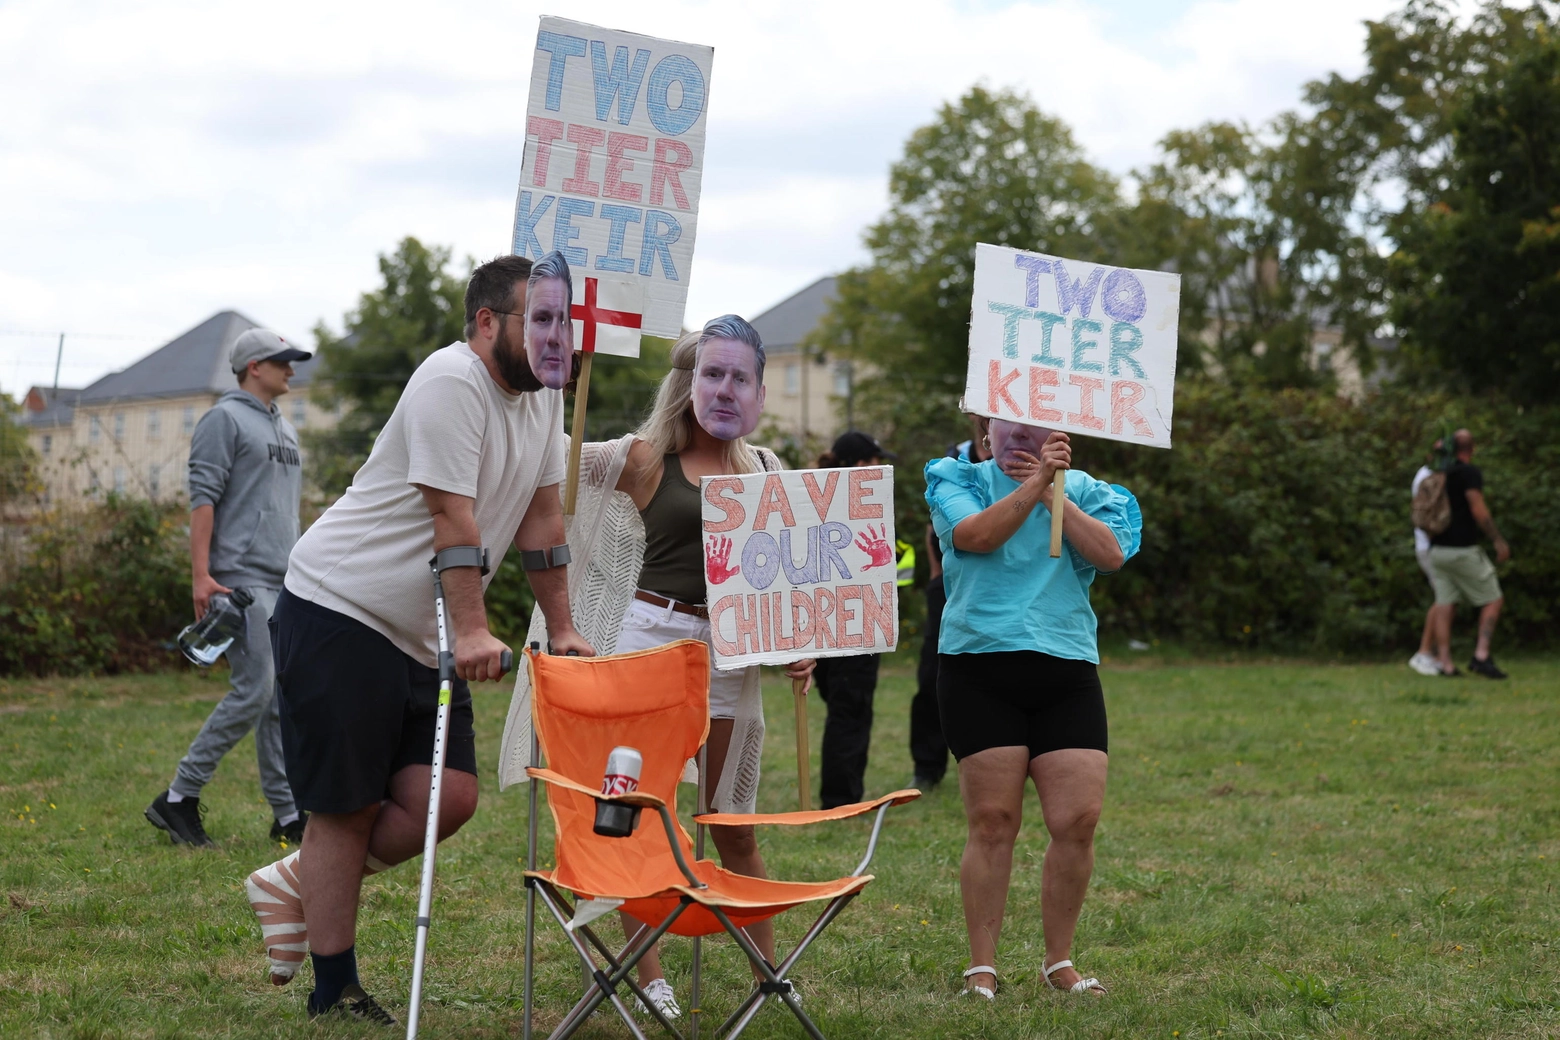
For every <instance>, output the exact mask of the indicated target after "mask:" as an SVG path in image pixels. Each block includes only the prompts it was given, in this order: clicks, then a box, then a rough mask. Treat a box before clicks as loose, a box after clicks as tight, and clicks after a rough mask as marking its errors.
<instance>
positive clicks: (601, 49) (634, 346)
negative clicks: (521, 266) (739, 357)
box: [513, 17, 715, 356]
mask: <svg viewBox="0 0 1560 1040" xmlns="http://www.w3.org/2000/svg"><path fill="white" fill-rule="evenodd" d="M714 54H715V52H714V49H713V48H710V47H700V46H697V45H694V44H687V43H677V42H674V41H671V40H660V39H656V38H654V37H651V36H640V35H638V34H636V33H630V32H621V31H618V30H614V29H602V28H599V27H597V26H593V25H585V24H584V23H581V22H573V21H569V20H567V19H564V18H551V17H547V18H543V19H542V21H541V30H540V31H539V32H538V33H537V36H536V56H535V63H534V65H533V67H532V71H531V98H530V104H529V106H528V108H527V112H526V130H525V157H524V159H523V161H522V165H521V169H520V189H519V194H518V196H517V197H516V200H515V221H514V241H513V251H514V253H515V254H516V255H518V256H526V257H530V258H531V259H533V260H535V259H538V258H539V257H541V256H542V254H544V253H547V252H550V251H551V250H554V249H557V250H559V251H560V252H562V253H563V255H564V257H565V258H566V259H567V260H568V261H569V266H570V268H572V269H573V274H574V282H575V295H576V300H575V304H576V306H575V319H576V320H575V345H576V347H579V348H582V349H584V350H586V351H587V352H591V351H593V350H594V351H600V352H602V353H612V354H630V355H631V356H637V355H638V352H639V333H641V332H643V333H644V334H646V335H651V336H663V337H667V338H675V337H676V336H678V335H679V334H680V333H681V332H682V325H683V309H684V306H685V305H686V303H687V299H688V278H689V275H690V274H691V269H692V265H693V243H694V236H695V232H696V231H697V229H698V212H699V190H700V187H701V180H702V178H703V169H704V133H705V126H706V123H707V118H706V114H707V112H708V108H709V86H710V70H711V66H712V64H713V61H714ZM587 293H589V296H587ZM632 319H637V324H636V323H635V321H634V320H632ZM586 341H589V345H587V342H586Z"/></svg>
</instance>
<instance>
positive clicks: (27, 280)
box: [0, 0, 1399, 396]
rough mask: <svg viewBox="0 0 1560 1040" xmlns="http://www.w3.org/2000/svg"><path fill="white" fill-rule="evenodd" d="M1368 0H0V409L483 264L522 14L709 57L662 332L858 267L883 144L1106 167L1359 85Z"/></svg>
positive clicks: (515, 98)
mask: <svg viewBox="0 0 1560 1040" xmlns="http://www.w3.org/2000/svg"><path fill="white" fill-rule="evenodd" d="M1397 6H1399V5H1398V4H1397V3H1389V2H1386V0H1308V2H1307V3H1305V4H1304V5H1299V4H1293V3H1283V4H1281V3H1275V2H1273V0H1120V2H1113V3H1107V2H1094V3H1087V2H1081V0H1050V2H1033V3H1030V2H1020V0H1013V2H995V0H893V2H891V3H890V2H883V0H878V2H870V3H865V2H851V0H844V2H841V0H785V2H783V3H779V2H777V3H769V4H756V3H731V2H729V0H727V2H719V0H710V2H693V0H690V2H680V0H666V2H663V3H660V4H657V5H649V4H643V3H632V2H626V0H599V2H593V0H581V2H577V3H575V4H573V5H570V6H568V7H564V6H562V5H558V4H551V5H547V6H545V7H544V6H539V5H535V4H532V3H527V2H510V3H494V2H477V0H443V2H441V3H439V4H437V5H435V4H429V3H426V2H419V3H408V2H404V0H374V2H372V3H370V2H364V0H331V2H328V3H320V2H318V0H309V2H296V0H275V2H272V3H268V4H254V3H244V4H239V3H228V2H219V0H202V2H195V3H184V2H174V0H104V2H84V0H78V2H61V0H0V110H3V111H4V112H5V118H4V119H3V120H0V392H6V393H10V394H12V395H13V396H19V395H20V393H22V392H24V391H25V390H26V388H27V387H28V386H29V385H32V384H41V385H49V384H50V383H51V382H52V380H53V377H54V366H55V350H56V346H57V343H58V336H59V333H60V332H61V331H64V332H65V333H66V338H65V347H64V352H63V363H62V365H61V372H60V382H61V385H62V386H84V385H86V384H87V383H89V382H91V381H92V380H94V379H96V378H98V377H100V376H102V375H104V374H106V373H107V372H110V371H114V370H116V369H120V368H123V367H125V366H126V365H128V364H130V363H131V362H133V361H135V360H136V359H138V358H140V357H143V356H144V355H146V354H147V353H149V352H150V351H151V350H153V349H155V348H156V347H158V346H160V345H161V344H163V343H165V342H167V341H168V340H170V339H172V338H173V337H175V336H177V335H179V334H180V333H181V332H183V331H185V330H186V329H188V328H190V327H192V326H194V325H196V324H198V323H199V322H201V321H203V320H205V319H206V318H207V317H209V316H211V315H212V314H213V313H215V312H217V311H220V310H224V309H235V310H238V311H240V312H242V313H244V314H246V315H248V316H249V317H250V318H252V319H254V320H256V321H258V322H260V323H262V324H264V325H268V326H270V327H272V328H274V329H276V330H277V331H278V332H280V333H282V334H283V335H284V336H287V337H290V338H297V339H300V340H303V341H305V342H312V335H311V332H312V329H313V328H314V326H315V325H316V324H317V323H318V322H320V321H324V322H326V323H327V324H328V325H329V326H330V327H331V328H333V329H337V330H339V329H340V328H341V324H342V317H343V314H344V312H346V311H348V310H350V309H351V308H352V306H353V305H354V304H355V302H356V301H357V299H358V296H359V294H361V293H362V292H364V291H367V290H370V289H372V288H374V287H375V286H376V285H377V284H378V280H379V279H378V269H377V267H376V258H377V256H378V255H379V254H381V253H385V252H389V251H391V250H393V249H394V248H395V246H396V244H397V243H398V242H399V241H400V240H401V239H402V238H403V237H404V236H406V235H415V236H417V237H418V238H420V239H422V240H423V241H424V242H426V243H431V244H439V245H445V246H449V247H451V248H452V249H453V250H454V253H455V256H456V257H457V259H458V260H461V261H463V260H464V258H466V257H468V256H471V257H476V258H478V259H479V260H480V259H486V258H489V257H492V256H494V255H496V254H498V253H500V252H503V251H505V250H506V249H507V248H508V243H509V235H510V229H511V225H512V220H513V211H514V200H515V191H516V186H517V183H518V178H519V172H520V159H521V152H522V145H523V140H524V126H525V110H526V100H527V98H526V94H527V91H528V89H529V83H530V72H531V62H532V55H533V54H534V53H535V51H534V45H535V39H536V30H537V18H538V16H539V15H541V14H543V13H547V14H559V15H564V16H567V17H570V18H574V19H576V20H579V21H585V22H591V23H594V24H598V25H603V26H608V27H611V28H618V29H627V30H632V31H635V32H641V33H645V34H647V35H653V36H661V37H667V38H671V39H678V40H685V41H689V42H694V43H702V44H709V45H712V46H714V48H715V59H714V71H713V75H712V77H711V82H710V94H709V117H708V118H709V123H708V144H707V150H706V154H705V172H704V187H703V199H702V202H701V204H700V212H699V221H698V240H697V249H696V252H695V256H694V263H693V270H692V273H691V275H690V279H689V287H690V291H689V299H688V311H687V314H686V317H685V319H684V323H685V324H686V325H690V326H691V325H696V324H701V323H702V322H703V321H704V320H706V319H707V318H709V317H711V316H713V315H715V314H719V313H723V312H727V311H735V312H737V313H740V314H744V315H747V316H752V315H754V314H756V313H759V312H760V311H762V310H764V309H765V308H767V307H769V306H771V305H772V304H774V303H776V302H778V301H780V300H782V299H784V298H785V297H787V296H789V295H791V294H792V293H793V292H795V291H797V290H799V289H801V288H803V287H804V286H806V285H808V284H809V283H811V282H812V281H813V280H815V279H817V278H819V277H821V276H823V275H826V274H831V273H834V272H836V271H839V270H841V269H844V268H846V267H849V266H851V265H854V264H858V263H861V262H863V261H864V260H865V259H866V252H865V250H864V248H863V246H862V244H861V234H862V231H863V230H864V229H865V227H866V226H867V225H868V224H869V223H871V222H872V221H873V220H875V219H876V218H877V217H879V216H880V215H881V214H882V213H883V212H884V210H885V209H886V207H887V205H888V193H887V185H888V169H889V166H890V164H891V163H892V162H893V161H894V160H895V159H896V158H898V156H899V155H900V153H901V150H902V148H903V144H904V141H905V139H906V137H907V136H908V135H909V134H910V133H911V132H912V131H913V130H914V129H915V128H916V127H917V126H921V125H924V124H925V123H927V122H930V121H931V120H932V119H933V118H934V117H935V114H936V111H937V108H938V106H939V105H940V104H942V103H943V102H945V101H949V100H953V99H956V98H957V97H958V96H959V95H961V94H962V93H963V92H965V91H966V90H968V89H969V87H970V86H971V85H972V84H975V83H977V82H983V83H985V84H987V85H989V86H992V87H997V88H1002V87H1013V88H1017V89H1019V90H1022V91H1026V92H1027V93H1029V94H1030V95H1031V96H1032V97H1033V98H1034V100H1035V102H1036V103H1037V104H1038V105H1039V106H1040V107H1041V108H1042V109H1043V110H1045V111H1047V112H1048V113H1051V114H1053V115H1056V116H1058V117H1060V118H1061V119H1063V120H1064V121H1065V122H1066V123H1068V124H1069V125H1070V126H1071V127H1072V129H1073V132H1074V134H1075V135H1076V137H1077V139H1078V141H1079V142H1080V143H1081V144H1082V145H1083V147H1084V148H1085V149H1086V150H1087V152H1088V154H1089V156H1090V157H1091V159H1092V160H1093V161H1094V162H1096V163H1098V164H1100V165H1102V166H1104V167H1106V168H1107V169H1110V170H1112V171H1114V172H1115V173H1117V174H1121V175H1126V174H1129V173H1130V171H1131V170H1133V169H1134V168H1138V167H1141V166H1144V165H1146V164H1147V163H1149V162H1151V161H1152V160H1153V159H1154V157H1155V155H1156V147H1155V146H1156V142H1157V141H1158V140H1159V139H1160V138H1162V137H1163V135H1164V134H1165V133H1166V132H1168V131H1170V130H1173V129H1178V128H1183V127H1191V126H1196V125H1198V124H1200V123H1204V122H1207V121H1210V120H1245V121H1247V122H1250V123H1253V124H1255V123H1260V122H1262V121H1264V120H1266V119H1268V118H1270V117H1272V116H1273V115H1275V114H1277V113H1278V112H1280V111H1282V110H1284V109H1287V108H1293V107H1296V106H1297V105H1298V103H1299V100H1300V91H1301V88H1302V86H1303V84H1304V83H1306V82H1307V81H1309V80H1312V79H1315V78H1318V77H1322V76H1325V75H1327V74H1328V73H1330V72H1333V71H1337V72H1341V73H1343V74H1345V75H1355V74H1357V73H1358V72H1359V70H1360V68H1361V67H1362V57H1361V51H1362V46H1363V42H1364V28H1363V25H1362V24H1361V23H1362V21H1363V20H1365V19H1368V18H1379V17H1381V16H1383V15H1384V14H1386V13H1387V12H1388V11H1390V10H1392V9H1395V8H1396V7H1397Z"/></svg>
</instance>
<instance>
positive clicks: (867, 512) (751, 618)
mask: <svg viewBox="0 0 1560 1040" xmlns="http://www.w3.org/2000/svg"><path fill="white" fill-rule="evenodd" d="M699 490H700V495H701V498H702V510H701V515H702V518H703V523H704V578H705V591H706V597H707V598H706V600H705V602H706V603H708V604H709V611H710V645H711V646H712V647H713V648H714V650H715V667H717V668H719V669H721V670H723V671H729V670H730V669H733V668H742V667H745V666H747V665H750V664H785V663H787V662H790V661H798V660H801V659H802V658H805V657H844V656H848V655H851V654H878V653H887V652H890V651H892V650H893V649H894V647H895V646H897V645H898V643H899V598H898V596H899V593H898V587H897V585H896V584H895V581H894V578H895V557H894V469H893V467H892V466H858V467H855V468H849V469H814V470H787V471H785V472H780V473H747V474H743V475H741V476H719V477H704V478H703V479H702V480H701V481H700V487H699Z"/></svg>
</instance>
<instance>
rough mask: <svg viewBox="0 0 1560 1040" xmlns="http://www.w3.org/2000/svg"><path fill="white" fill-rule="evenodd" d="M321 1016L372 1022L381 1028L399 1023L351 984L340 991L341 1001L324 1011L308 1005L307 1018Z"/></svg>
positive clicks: (361, 990) (361, 989) (371, 998)
mask: <svg viewBox="0 0 1560 1040" xmlns="http://www.w3.org/2000/svg"><path fill="white" fill-rule="evenodd" d="M321 1015H334V1016H336V1017H337V1018H355V1019H358V1020H359V1021H363V1022H372V1023H374V1024H375V1025H381V1026H399V1025H400V1024H401V1023H399V1022H397V1021H396V1020H395V1017H394V1016H393V1015H391V1014H390V1012H388V1011H386V1010H385V1009H384V1008H382V1007H380V1006H379V1001H377V1000H375V999H374V998H373V997H371V996H369V995H368V994H367V993H364V992H363V987H362V986H359V985H358V984H357V983H355V982H354V983H352V984H351V985H349V986H347V988H346V989H344V990H342V991H341V999H339V1000H337V1001H336V1002H335V1003H334V1004H332V1005H331V1006H330V1007H328V1008H326V1009H325V1010H324V1011H315V1010H314V1005H313V1004H310V1005H309V1017H310V1018H311V1019H313V1018H318V1017H319V1016H321Z"/></svg>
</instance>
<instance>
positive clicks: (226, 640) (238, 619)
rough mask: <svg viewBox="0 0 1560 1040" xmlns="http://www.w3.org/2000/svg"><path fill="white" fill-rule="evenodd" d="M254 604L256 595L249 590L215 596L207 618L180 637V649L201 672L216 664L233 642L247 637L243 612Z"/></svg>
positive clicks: (237, 590)
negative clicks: (198, 666)
mask: <svg viewBox="0 0 1560 1040" xmlns="http://www.w3.org/2000/svg"><path fill="white" fill-rule="evenodd" d="M254 601H255V597H254V593H252V592H250V591H249V590H248V589H234V590H233V591H232V592H231V593H229V594H224V593H221V592H219V593H217V594H216V595H214V596H212V597H211V603H210V605H209V606H208V607H207V609H206V616H205V617H203V618H201V619H200V620H199V621H197V622H195V623H194V624H193V625H188V626H186V627H185V629H184V631H182V632H180V633H179V649H180V650H182V651H183V652H184V656H185V657H188V658H189V659H190V660H191V661H193V662H194V663H196V664H198V665H200V666H201V667H202V668H209V667H211V666H212V665H213V664H216V662H217V658H219V657H221V656H222V655H223V654H224V653H226V652H227V648H228V647H230V646H232V645H233V640H235V639H237V638H238V637H239V636H241V635H243V634H244V627H245V626H244V612H245V611H246V610H248V609H249V605H250V604H251V603H253V602H254Z"/></svg>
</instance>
